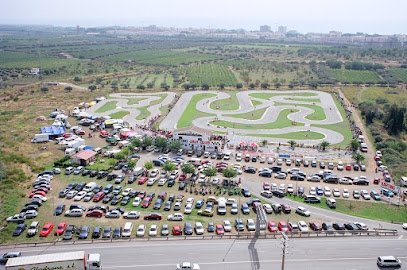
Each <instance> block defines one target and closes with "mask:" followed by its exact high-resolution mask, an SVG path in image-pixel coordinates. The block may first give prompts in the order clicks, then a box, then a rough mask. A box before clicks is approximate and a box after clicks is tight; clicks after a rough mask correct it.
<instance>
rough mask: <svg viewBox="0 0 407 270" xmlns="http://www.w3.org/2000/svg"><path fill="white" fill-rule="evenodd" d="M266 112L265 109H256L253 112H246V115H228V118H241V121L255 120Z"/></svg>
mask: <svg viewBox="0 0 407 270" xmlns="http://www.w3.org/2000/svg"><path fill="white" fill-rule="evenodd" d="M266 110H267V108H264V109H258V110H253V111H251V112H247V113H240V114H231V115H228V117H233V118H242V119H247V120H257V119H260V118H261V117H262V116H263V114H264V113H265V112H266Z"/></svg>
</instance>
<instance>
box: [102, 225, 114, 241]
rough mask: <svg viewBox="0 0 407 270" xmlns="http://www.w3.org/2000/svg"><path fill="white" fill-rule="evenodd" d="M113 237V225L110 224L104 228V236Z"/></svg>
mask: <svg viewBox="0 0 407 270" xmlns="http://www.w3.org/2000/svg"><path fill="white" fill-rule="evenodd" d="M110 237H112V227H110V226H108V227H105V228H104V229H103V234H102V238H110Z"/></svg>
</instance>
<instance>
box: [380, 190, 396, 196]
mask: <svg viewBox="0 0 407 270" xmlns="http://www.w3.org/2000/svg"><path fill="white" fill-rule="evenodd" d="M382 194H383V195H384V196H387V197H394V193H393V191H391V190H388V189H382Z"/></svg>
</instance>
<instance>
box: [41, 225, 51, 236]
mask: <svg viewBox="0 0 407 270" xmlns="http://www.w3.org/2000/svg"><path fill="white" fill-rule="evenodd" d="M53 229H54V223H51V222H47V223H45V225H44V227H43V228H42V230H41V231H40V237H47V236H48V235H49V234H50V233H51V232H52V230H53Z"/></svg>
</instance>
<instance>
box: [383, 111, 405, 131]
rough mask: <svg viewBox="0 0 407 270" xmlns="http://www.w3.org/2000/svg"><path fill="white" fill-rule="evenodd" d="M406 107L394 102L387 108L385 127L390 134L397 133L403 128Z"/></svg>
mask: <svg viewBox="0 0 407 270" xmlns="http://www.w3.org/2000/svg"><path fill="white" fill-rule="evenodd" d="M405 112H406V108H403V107H399V106H397V105H396V104H393V105H391V107H390V108H389V110H388V112H387V115H386V119H385V122H384V123H385V128H386V130H387V132H389V134H391V135H398V134H400V132H401V131H403V129H404V128H405V126H404V125H405V123H404V119H405V117H404V115H405Z"/></svg>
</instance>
